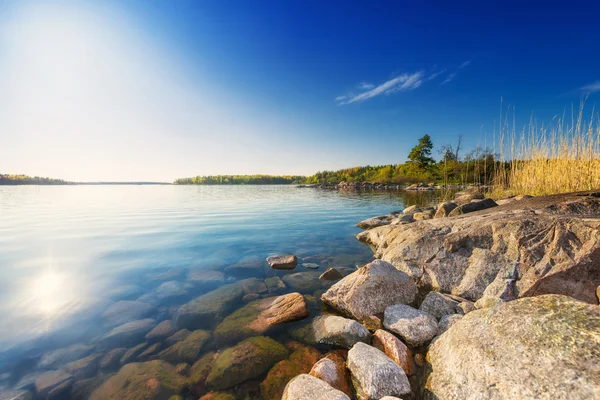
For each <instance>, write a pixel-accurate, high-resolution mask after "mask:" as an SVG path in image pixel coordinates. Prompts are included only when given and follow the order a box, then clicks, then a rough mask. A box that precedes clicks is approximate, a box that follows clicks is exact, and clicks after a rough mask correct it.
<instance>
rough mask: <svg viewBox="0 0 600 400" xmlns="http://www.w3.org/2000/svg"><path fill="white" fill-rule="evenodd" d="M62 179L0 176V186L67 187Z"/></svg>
mask: <svg viewBox="0 0 600 400" xmlns="http://www.w3.org/2000/svg"><path fill="white" fill-rule="evenodd" d="M68 184H70V182H67V181H64V180H62V179H53V178H45V177H41V176H27V175H21V174H0V185H68Z"/></svg>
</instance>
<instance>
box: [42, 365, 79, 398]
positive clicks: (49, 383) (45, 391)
mask: <svg viewBox="0 0 600 400" xmlns="http://www.w3.org/2000/svg"><path fill="white" fill-rule="evenodd" d="M72 384H73V376H72V375H71V374H69V373H67V372H65V371H61V370H55V371H48V372H45V373H43V374H42V375H40V376H39V377H38V378H37V379H36V380H35V392H36V396H37V397H39V398H42V399H44V398H47V397H48V396H49V394H50V392H51V391H52V390H53V389H55V388H57V387H60V388H61V389H64V390H66V387H65V385H66V386H67V387H68V386H70V385H72Z"/></svg>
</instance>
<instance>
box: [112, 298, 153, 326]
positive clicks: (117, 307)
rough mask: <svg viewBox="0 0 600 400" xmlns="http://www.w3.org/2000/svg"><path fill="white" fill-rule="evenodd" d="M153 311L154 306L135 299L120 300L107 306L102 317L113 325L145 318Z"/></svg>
mask: <svg viewBox="0 0 600 400" xmlns="http://www.w3.org/2000/svg"><path fill="white" fill-rule="evenodd" d="M154 311H155V309H154V307H153V306H152V305H150V304H148V303H143V302H141V301H137V300H121V301H117V302H116V303H113V304H112V305H111V306H110V307H108V308H107V309H106V311H104V313H103V314H102V317H104V318H105V319H106V321H107V322H108V323H109V324H110V325H113V326H114V325H121V324H124V323H126V322H130V321H134V320H138V319H142V318H145V317H147V316H149V315H150V314H152V313H153V312H154Z"/></svg>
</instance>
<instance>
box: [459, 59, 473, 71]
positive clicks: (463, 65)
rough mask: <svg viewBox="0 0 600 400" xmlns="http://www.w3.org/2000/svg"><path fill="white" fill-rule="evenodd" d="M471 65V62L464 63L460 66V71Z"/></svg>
mask: <svg viewBox="0 0 600 400" xmlns="http://www.w3.org/2000/svg"><path fill="white" fill-rule="evenodd" d="M469 64H471V60H468V61H465V62H464V63H462V64H460V67H459V69H462V68H464V67H466V66H467V65H469Z"/></svg>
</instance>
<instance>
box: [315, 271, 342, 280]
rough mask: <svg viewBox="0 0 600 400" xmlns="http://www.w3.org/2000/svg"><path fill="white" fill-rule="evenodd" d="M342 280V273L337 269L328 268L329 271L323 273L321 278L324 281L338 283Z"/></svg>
mask: <svg viewBox="0 0 600 400" xmlns="http://www.w3.org/2000/svg"><path fill="white" fill-rule="evenodd" d="M342 278H343V276H342V274H341V273H340V271H338V270H337V269H335V268H328V269H327V271H325V272H323V273H322V274H321V276H319V279H321V280H324V281H337V280H338V279H342Z"/></svg>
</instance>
